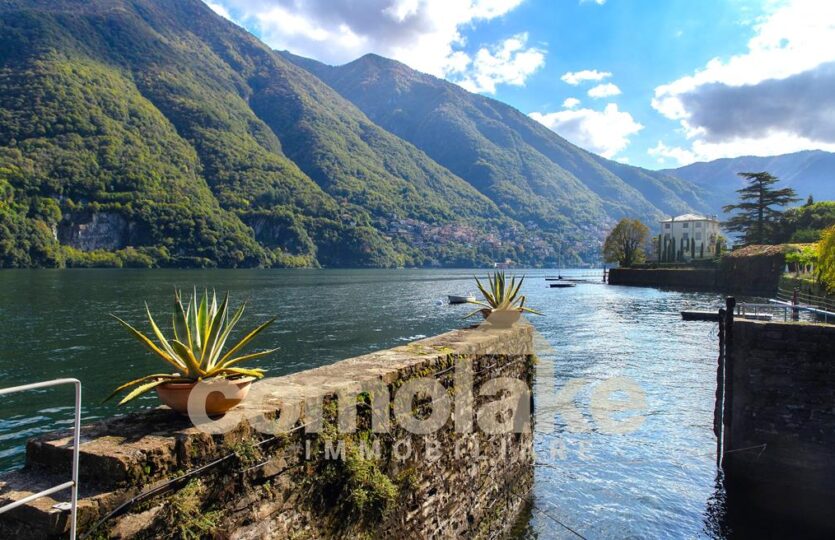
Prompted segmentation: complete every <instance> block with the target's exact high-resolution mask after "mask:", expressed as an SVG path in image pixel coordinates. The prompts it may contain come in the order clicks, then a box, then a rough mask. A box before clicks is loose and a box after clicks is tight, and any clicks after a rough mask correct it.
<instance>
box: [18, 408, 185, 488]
mask: <svg viewBox="0 0 835 540" xmlns="http://www.w3.org/2000/svg"><path fill="white" fill-rule="evenodd" d="M139 417H140V415H139V414H136V415H127V416H123V417H120V418H116V419H112V420H108V421H106V422H98V423H94V424H89V425H85V426H82V428H81V447H80V453H79V464H80V469H79V475H80V484H81V485H85V484H88V485H90V484H92V485H96V486H99V487H103V488H115V487H119V486H130V485H139V484H143V483H146V482H147V481H148V480H149V479H151V478H154V477H157V476H159V475H162V474H166V473H168V472H170V471H172V470H175V469H176V468H177V466H178V463H177V459H176V452H175V451H174V450H175V447H176V442H177V434H178V433H182V432H183V431H184V430H187V429H188V428H189V424H188V419H183V418H180V417H179V416H177V415H175V414H173V413H172V412H171V411H169V410H162V409H160V410H155V411H149V412H145V413H141V418H142V421H138V420H139ZM72 443H73V438H72V431H62V432H53V433H49V434H47V435H45V436H43V437H38V438H35V439H31V440H29V441H28V442H27V445H26V466H27V468H29V469H31V470H33V471H43V472H45V473H52V474H63V475H64V476H67V477H69V475H70V471H71V465H72Z"/></svg>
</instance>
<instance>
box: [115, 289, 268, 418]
mask: <svg viewBox="0 0 835 540" xmlns="http://www.w3.org/2000/svg"><path fill="white" fill-rule="evenodd" d="M245 307H246V303H243V304H241V305H240V306H239V307H238V309H237V310H235V312H234V313H232V315H231V316H230V315H229V293H227V294H226V296H225V297H224V298H223V302H221V303H220V305H218V302H217V295H216V294H215V293H214V292H212V296H211V299H210V298H209V292H208V291H204V293H203V296H202V298H198V295H197V290H196V289H195V291H194V295H193V296H192V298H191V299H190V301H189V302H188V304H187V305H186V306H185V307H184V306H183V301H182V295H181V293H180V292H179V291H175V292H174V314H173V317H172V325H171V326H172V328H171V330H172V334H171V336H172V337H171V338H166V337H165V335H163V333H162V331H161V330H160V328H159V326H157V323H156V322H155V321H154V317H153V316H152V315H151V310H150V309H149V308H148V304H145V311H146V312H147V314H148V322H149V323H150V324H151V330H153V333H154V336H156V339H157V343H154V341H153V340H152V339H151V338H149V337H148V336H146V335H145V334H143V333H142V332H140V331H139V330H137V329H136V328H134V327H133V326H131V325H130V324H128V323H127V322H125V321H123V320H122V319H120V318H119V317H116V316H115V315H111V316H112V317H113V318H115V319H116V320H117V321H119V322H120V323H121V324H122V326H124V327H125V328H127V330H128V332H130V333H131V335H133V337H135V338H136V339H137V340H138V341H139V342H140V343H142V344H143V345H144V346H145V347H146V348H147V349H148V350H150V351H151V352H153V353H154V354H156V355H157V356H159V357H160V358H162V359H163V360H164V361H165V362H167V363H168V364H169V365H171V367H173V368H174V369H175V370H176V372H175V373H154V374H152V375H146V376H145V377H141V378H139V379H136V380H133V381H130V382H127V383H125V384H123V385H121V386H119V387H118V388H116V390H114V391H113V393H112V394H110V396H108V398H107V399H110V398H112V397H113V396H115V395H116V394H118V393H119V392H121V391H122V390H125V389H127V388H130V387H135V388H134V389H133V390H131V391H130V392H129V393H128V394H127V395H126V396H125V397H124V398H123V399H122V401H120V402H119V405H123V404H125V403H127V402H128V401H130V400H132V399H134V398H136V397H138V396H140V395H142V394H144V393H145V392H148V391H149V390H151V389H153V388H155V387H157V386H159V385H161V384H164V383H169V382H197V381H200V380H204V379H211V378H225V379H234V378H240V377H255V378H256V379H260V378H261V377H263V376H264V370H262V369H259V368H255V369H246V368H242V367H240V366H239V364H241V363H242V362H245V361H247V360H254V359H256V358H260V357H262V356H266V355H268V354H271V353H273V352H275V351H276V350H277V349H270V350H267V351H259V352H254V353H249V354H243V355H242V354H240V352H241V351H242V349H243V348H244V347H246V346H247V345H248V344H249V342H251V341H252V340H253V338H255V336H257V335H258V334H260V333H261V332H262V331H263V330H264V329H265V328H267V327H268V326H269V325H271V324H272V323H273V322H274V321H275V319H274V318H273V319H270V320H269V321H267V322H265V323H263V324H262V325H260V326H258V327H257V328H255V329H254V330H252V331H251V332H249V333H248V334H246V336H244V337H243V338H242V339H240V340H239V341H238V342H237V343H235V345H233V346H231V347H229V348H228V349H224V347H225V346H226V342H227V340H228V339H229V335H230V334H231V333H232V330H233V329H234V328H235V325H236V324H237V323H238V321H239V320H240V319H241V316H242V315H243V313H244V308H245ZM105 401H107V400H105Z"/></svg>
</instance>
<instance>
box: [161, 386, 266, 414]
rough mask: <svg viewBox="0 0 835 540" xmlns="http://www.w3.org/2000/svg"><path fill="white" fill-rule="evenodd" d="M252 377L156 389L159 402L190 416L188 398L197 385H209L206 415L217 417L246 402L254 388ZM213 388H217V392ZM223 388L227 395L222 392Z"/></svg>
mask: <svg viewBox="0 0 835 540" xmlns="http://www.w3.org/2000/svg"><path fill="white" fill-rule="evenodd" d="M254 380H255V379H254V378H252V377H244V378H241V379H234V380H229V379H209V380H204V381H200V383H197V382H181V383H165V384H161V385H159V386H157V387H156V390H157V395H158V396H159V400H160V401H162V402H163V403H164V404H165V405H168V406H169V407H171V409H172V410H174V411H177V412H178V413H180V414H184V415H188V398H189V396H190V395H191V391H192V389H194V387H195V386H196V385H197V384H202V385H208V388H207V390H208V396H207V397H206V414H208V415H209V416H216V415H219V414H223V413H225V412H226V411H228V410H229V409H231V408H233V407H235V406H236V405H237V404H238V403H240V402H241V401H243V400H244V398H245V397H246V395H247V394H248V393H249V387H250V386H252V381H254ZM213 388H217V390H216V391H214V390H213ZM221 388H223V389H224V390H225V393H223V391H222V390H221Z"/></svg>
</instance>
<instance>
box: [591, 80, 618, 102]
mask: <svg viewBox="0 0 835 540" xmlns="http://www.w3.org/2000/svg"><path fill="white" fill-rule="evenodd" d="M588 94H589V97H592V98H605V97H611V96H617V95H619V94H620V88H618V87H617V86H616V85H614V84H612V83H605V84H598V85H597V86H595V87H594V88H591V89H590V90H589V91H588Z"/></svg>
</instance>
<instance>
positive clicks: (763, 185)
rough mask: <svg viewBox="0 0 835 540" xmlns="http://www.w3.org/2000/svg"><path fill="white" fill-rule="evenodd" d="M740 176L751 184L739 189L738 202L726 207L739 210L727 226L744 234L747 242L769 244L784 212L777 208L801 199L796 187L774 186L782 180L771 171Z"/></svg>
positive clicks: (731, 210)
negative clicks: (778, 220)
mask: <svg viewBox="0 0 835 540" xmlns="http://www.w3.org/2000/svg"><path fill="white" fill-rule="evenodd" d="M739 176H741V177H743V178H745V180H746V181H747V182H748V185H747V186H745V187H744V188H742V189H738V190H737V193H739V200H740V202H739V203H738V204H729V205H726V206H724V207H723V208H722V210H723V211H724V212H726V213H731V212H736V215H735V216H733V217H731V218H730V219H729V220H728V221H726V222H725V223H724V224H723V226H724V227H725V229H727V230H729V231H733V232H738V233H742V239H743V243H744V244H745V245H750V244H767V243H768V242H769V240H770V232H771V229H772V226H773V224H774V222H775V221H776V220H777V219H779V218H780V216H781V215H782V212H781V211H780V210H778V209H777V208H776V207H780V206H786V205H788V204H791V203H793V202H797V201H798V200H799V199H798V198H797V193H795V191H794V190H793V189H792V188H781V189H775V188H772V187H771V186H773V185H774V184H776V183H777V182H779V179H778V178H777V177H775V176H772V175H771V174H769V173H767V172H742V173H739Z"/></svg>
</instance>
